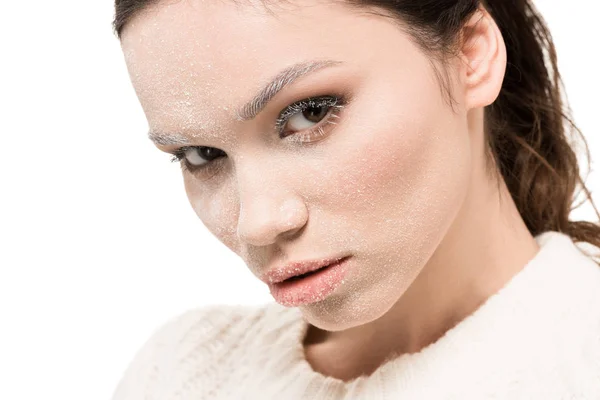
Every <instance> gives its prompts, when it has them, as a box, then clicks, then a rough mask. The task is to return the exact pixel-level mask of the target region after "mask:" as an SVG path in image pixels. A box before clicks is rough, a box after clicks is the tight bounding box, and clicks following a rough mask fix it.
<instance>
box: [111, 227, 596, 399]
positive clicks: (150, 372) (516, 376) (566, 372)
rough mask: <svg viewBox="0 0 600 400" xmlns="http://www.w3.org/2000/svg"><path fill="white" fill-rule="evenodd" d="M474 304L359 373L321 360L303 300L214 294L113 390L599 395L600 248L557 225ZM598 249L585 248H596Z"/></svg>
mask: <svg viewBox="0 0 600 400" xmlns="http://www.w3.org/2000/svg"><path fill="white" fill-rule="evenodd" d="M536 240H537V241H538V243H539V244H540V246H541V250H540V251H539V252H538V254H537V255H536V256H535V257H534V259H533V260H531V261H530V262H529V263H528V264H527V265H526V267H525V268H524V269H523V270H522V271H520V272H519V273H518V274H517V275H515V276H514V277H513V278H512V279H511V280H510V282H509V283H508V284H507V285H505V286H504V287H503V288H502V289H501V290H500V291H499V292H497V293H496V294H494V295H493V296H491V297H490V298H488V300H487V301H486V302H485V303H484V304H483V305H481V306H480V308H478V309H477V310H476V311H475V312H474V313H473V314H471V315H470V316H468V317H467V318H465V319H464V320H463V321H461V322H460V323H459V324H457V325H456V326H455V327H453V328H452V329H450V330H449V331H447V332H446V333H445V335H444V336H442V337H441V338H440V339H438V340H437V341H436V342H434V343H432V344H431V345H429V346H427V347H425V348H424V349H422V350H421V351H419V352H418V353H411V354H403V355H401V356H399V357H398V358H396V359H393V360H390V361H388V362H387V363H385V364H384V365H382V366H380V367H379V368H378V369H377V370H376V371H375V372H374V373H373V374H372V375H370V376H361V377H358V378H356V379H354V380H352V381H350V382H343V381H342V380H338V379H336V378H332V377H327V376H324V375H322V374H320V373H318V372H315V371H314V370H312V368H311V366H310V364H309V363H308V362H307V361H306V359H305V358H304V352H303V347H302V339H303V338H304V334H305V332H306V330H307V328H308V324H307V323H306V322H305V321H304V319H303V318H302V314H301V313H300V311H299V309H297V308H286V307H283V306H281V305H279V304H277V303H275V302H273V303H270V304H267V305H263V306H233V305H214V306H206V307H201V308H196V309H192V310H188V311H187V312H184V313H182V314H180V315H178V316H177V317H175V318H172V319H171V320H169V321H168V322H166V323H165V324H164V325H162V326H161V327H160V328H159V329H157V330H156V331H155V332H154V333H153V334H152V335H151V336H150V338H149V339H148V341H147V342H146V343H145V344H144V345H143V346H141V348H140V349H139V350H138V353H137V354H136V356H135V358H134V359H133V360H132V362H131V363H130V364H129V366H128V368H127V369H126V371H125V374H124V376H123V377H122V379H121V380H120V382H119V383H118V385H117V387H116V390H115V392H114V397H113V400H142V399H144V400H175V399H178V400H183V399H185V400H201V399H231V400H233V399H235V400H242V399H252V400H254V399H282V400H295V399H310V400H315V399H319V400H320V399H324V400H327V399H367V400H387V399H461V400H464V399H478V400H479V399H510V400H516V399H527V400H531V399H543V400H554V399H590V400H592V399H593V400H598V399H600V266H598V264H596V263H594V262H593V260H592V259H591V258H590V256H589V255H590V251H594V256H595V254H596V253H595V252H597V251H598V249H597V248H595V247H592V246H589V247H585V246H587V244H583V245H580V244H577V245H575V244H574V243H573V242H572V241H571V239H570V238H569V237H568V236H566V235H563V234H561V233H557V232H546V233H544V234H542V235H539V236H538V237H536ZM584 252H585V253H587V255H585V253H584Z"/></svg>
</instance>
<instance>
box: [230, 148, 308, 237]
mask: <svg viewBox="0 0 600 400" xmlns="http://www.w3.org/2000/svg"><path fill="white" fill-rule="evenodd" d="M282 167H284V165H280V163H276V162H274V161H273V160H272V159H270V158H268V157H265V158H261V159H255V160H245V162H243V163H238V166H237V168H236V169H237V173H236V176H237V190H238V196H239V197H238V198H239V207H240V209H239V214H238V225H237V231H238V236H239V238H240V240H242V241H244V242H246V243H249V244H252V245H254V246H266V245H268V244H271V243H273V242H274V241H275V240H276V239H277V237H278V236H280V235H281V234H282V233H284V232H291V231H296V230H297V229H299V228H301V227H302V226H304V224H305V222H306V218H307V215H306V206H305V204H304V202H303V201H302V199H301V198H300V196H298V194H296V193H295V191H294V187H293V182H292V180H290V173H289V171H286V169H285V168H282Z"/></svg>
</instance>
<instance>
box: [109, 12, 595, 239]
mask: <svg viewBox="0 0 600 400" xmlns="http://www.w3.org/2000/svg"><path fill="white" fill-rule="evenodd" d="M159 1H160V0H115V11H116V13H115V19H114V21H113V27H114V30H115V32H116V34H117V35H118V36H119V37H120V36H121V32H122V30H123V28H124V26H125V25H126V24H127V22H128V21H129V20H130V19H131V18H132V16H134V15H135V14H136V13H138V12H139V11H140V10H142V9H144V8H146V7H148V6H150V5H153V4H155V3H158V2H159ZM342 3H345V4H348V5H350V6H352V7H354V8H356V9H360V10H364V11H366V12H375V13H378V14H379V12H377V11H380V12H382V13H381V15H385V16H390V15H391V16H392V17H395V18H397V20H398V21H400V22H402V24H401V25H402V26H403V27H404V28H405V29H406V30H407V32H408V33H409V34H410V35H411V37H412V38H413V40H414V41H415V42H416V43H417V44H418V45H419V46H421V48H422V49H423V50H424V51H426V52H428V53H429V54H431V55H435V56H437V57H438V58H439V56H442V57H441V58H442V59H445V58H446V57H447V56H449V55H451V54H453V51H454V50H456V44H457V43H458V40H457V39H458V37H459V33H460V32H461V30H462V27H463V25H464V24H465V23H466V22H467V20H468V19H469V18H470V17H471V16H472V15H474V13H475V12H476V11H477V9H478V7H479V6H480V5H481V6H483V7H485V9H486V10H487V11H488V12H489V13H490V15H491V16H492V17H493V18H494V20H495V21H496V24H497V25H498V27H499V29H500V31H501V33H502V36H503V38H504V41H505V43H506V51H507V69H506V74H505V77H504V81H503V83H502V88H501V91H500V94H499V96H498V98H497V99H496V101H495V102H494V103H493V104H491V105H490V106H488V107H486V109H485V125H486V129H485V130H486V132H485V134H486V140H487V143H488V153H489V158H488V160H489V161H490V163H489V165H490V166H494V168H490V171H492V172H494V173H499V174H500V175H501V176H502V178H503V179H504V181H505V182H506V184H507V186H508V189H509V191H510V193H511V196H512V198H513V199H514V201H515V203H516V205H517V208H518V210H519V212H520V214H521V217H522V218H523V220H524V221H525V223H526V225H527V228H528V229H529V231H530V232H531V234H532V235H534V236H536V235H538V234H540V233H542V232H545V231H549V230H553V231H558V232H562V233H565V234H567V235H569V236H570V237H571V238H572V239H573V240H574V241H582V242H588V243H592V244H594V245H596V246H598V247H600V225H599V224H596V223H592V222H588V221H570V220H569V214H570V212H571V210H572V209H573V208H576V207H573V202H574V200H575V196H576V195H577V193H576V189H577V188H578V187H579V188H580V190H582V191H583V194H584V197H585V199H587V200H589V201H590V203H591V205H592V207H593V208H594V210H595V212H596V215H597V216H598V218H599V220H600V213H598V209H597V208H596V206H595V205H594V202H593V201H592V198H591V194H590V192H589V190H588V189H587V187H586V185H585V182H584V180H583V179H582V177H581V175H580V171H579V165H578V160H577V156H576V153H575V150H574V148H573V147H572V145H571V143H570V140H572V139H575V136H576V137H577V138H578V139H580V140H581V141H582V143H583V149H584V150H585V155H586V157H587V162H588V165H590V152H589V148H588V145H587V142H586V140H585V138H584V136H583V135H582V134H581V132H580V131H579V129H578V128H577V126H576V125H575V124H574V122H573V120H572V118H571V110H570V108H569V105H568V102H567V100H566V97H564V98H563V96H564V87H563V83H562V79H561V76H560V73H559V72H558V68H557V59H556V51H555V48H554V43H553V41H552V36H551V35H550V32H549V30H548V27H547V26H546V23H545V22H544V20H543V19H542V17H541V16H540V15H539V13H538V12H537V10H536V9H535V7H534V6H533V5H532V4H531V2H530V0H487V1H479V0H389V1H387V0H373V1H364V0H345V1H342ZM577 207H578V206H577Z"/></svg>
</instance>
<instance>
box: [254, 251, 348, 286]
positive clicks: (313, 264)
mask: <svg viewBox="0 0 600 400" xmlns="http://www.w3.org/2000/svg"><path fill="white" fill-rule="evenodd" d="M348 257H349V256H347V255H346V256H338V257H328V258H318V259H314V260H306V261H293V262H290V263H288V264H285V265H282V266H280V267H277V268H272V269H270V270H268V271H267V272H266V273H265V274H264V275H263V276H262V277H261V280H262V281H263V282H265V283H266V284H267V285H273V284H277V283H281V282H284V281H288V280H291V279H295V280H300V279H302V278H305V277H308V276H310V275H311V274H313V273H316V272H318V271H320V270H322V269H324V268H325V267H328V266H331V265H333V264H335V263H338V262H341V261H343V260H344V259H346V258H348Z"/></svg>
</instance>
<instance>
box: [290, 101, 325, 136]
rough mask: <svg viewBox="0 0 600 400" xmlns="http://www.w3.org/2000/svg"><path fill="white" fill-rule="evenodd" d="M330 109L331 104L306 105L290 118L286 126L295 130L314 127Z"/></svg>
mask: <svg viewBox="0 0 600 400" xmlns="http://www.w3.org/2000/svg"><path fill="white" fill-rule="evenodd" d="M330 109H331V106H326V105H323V106H309V107H306V108H305V109H304V110H302V111H300V112H297V113H295V114H294V115H292V116H291V117H290V118H289V119H288V121H287V124H286V128H287V129H289V130H290V131H294V132H297V131H302V130H304V129H309V128H312V127H313V126H315V125H316V124H318V123H319V122H321V121H322V120H323V118H325V117H326V116H327V114H328V113H329V110H330Z"/></svg>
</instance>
